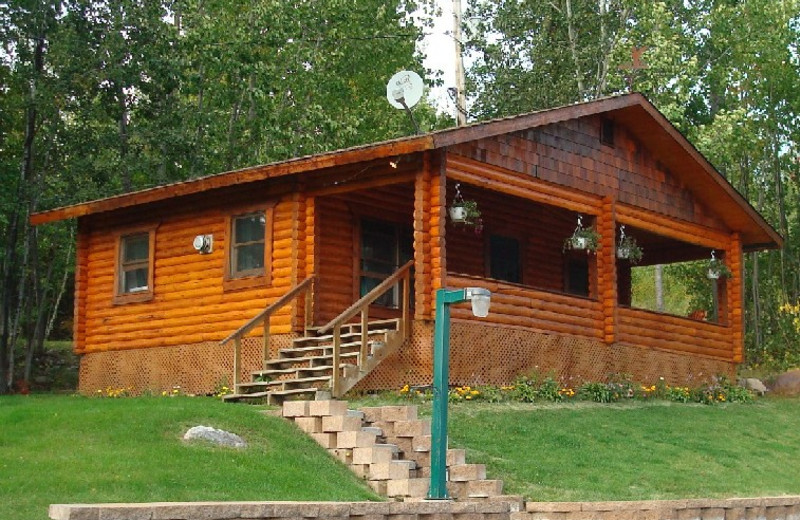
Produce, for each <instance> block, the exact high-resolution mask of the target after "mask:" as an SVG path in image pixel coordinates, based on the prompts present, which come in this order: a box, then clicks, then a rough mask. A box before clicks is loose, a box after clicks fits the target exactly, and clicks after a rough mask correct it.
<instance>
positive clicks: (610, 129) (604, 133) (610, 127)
mask: <svg viewBox="0 0 800 520" xmlns="http://www.w3.org/2000/svg"><path fill="white" fill-rule="evenodd" d="M600 142H601V143H603V144H604V145H607V146H614V121H612V120H610V119H603V122H602V124H601V125H600Z"/></svg>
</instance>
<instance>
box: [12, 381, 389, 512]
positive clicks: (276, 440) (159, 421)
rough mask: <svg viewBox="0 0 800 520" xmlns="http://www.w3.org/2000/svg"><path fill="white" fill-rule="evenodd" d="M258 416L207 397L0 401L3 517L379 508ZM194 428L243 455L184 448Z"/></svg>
mask: <svg viewBox="0 0 800 520" xmlns="http://www.w3.org/2000/svg"><path fill="white" fill-rule="evenodd" d="M259 410H260V409H259V408H258V407H252V406H244V405H231V404H223V403H222V402H221V401H219V400H217V399H212V398H189V397H174V398H159V397H147V398H127V399H103V398H84V397H75V396H47V395H31V396H5V397H0V424H1V425H2V427H1V428H0V475H1V476H0V504H2V507H1V508H0V509H2V511H3V515H2V516H3V518H13V519H15V520H45V519H47V518H48V516H47V509H48V506H49V504H51V503H96V502H158V501H214V500H336V501H338V500H343V501H350V500H377V499H378V497H377V496H376V495H375V494H373V493H372V491H371V490H369V488H367V486H365V485H364V484H363V483H362V482H360V481H359V479H357V478H356V477H355V476H354V475H352V474H351V473H350V471H349V470H347V469H346V468H345V467H344V466H343V465H342V464H339V463H338V462H336V461H334V460H333V459H331V458H330V457H329V456H328V455H327V453H326V452H325V451H324V450H323V449H322V448H320V447H319V446H318V445H317V444H316V443H315V442H314V441H313V440H311V439H310V438H308V437H306V436H303V435H299V434H298V430H297V429H296V428H295V427H294V426H292V425H290V424H289V423H288V422H285V421H284V420H283V419H281V418H279V417H271V416H265V415H264V414H262V413H259ZM198 424H202V425H206V426H213V427H215V428H221V429H225V430H228V431H232V432H235V433H237V434H239V435H241V436H242V437H244V438H245V440H246V441H247V442H248V443H249V447H248V448H246V449H244V450H236V449H225V448H218V447H212V446H210V445H206V444H196V443H193V444H187V443H184V442H183V441H182V440H181V437H182V436H183V434H184V433H185V431H186V430H187V429H189V428H190V427H192V426H196V425H198Z"/></svg>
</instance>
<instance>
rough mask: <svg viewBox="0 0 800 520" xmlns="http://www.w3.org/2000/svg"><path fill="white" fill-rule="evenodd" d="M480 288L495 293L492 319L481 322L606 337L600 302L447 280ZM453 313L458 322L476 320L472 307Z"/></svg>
mask: <svg viewBox="0 0 800 520" xmlns="http://www.w3.org/2000/svg"><path fill="white" fill-rule="evenodd" d="M476 285H477V286H480V287H485V288H487V289H489V290H490V291H491V292H492V305H491V311H490V312H489V316H488V317H486V318H481V319H480V321H481V323H491V324H496V325H504V326H514V327H524V328H528V329H532V330H536V331H541V332H552V333H559V334H570V335H575V336H583V337H587V338H595V339H602V338H603V312H602V308H601V305H600V302H597V301H594V300H590V299H588V298H580V297H577V296H569V295H566V294H557V293H551V292H546V291H540V290H536V289H531V288H527V287H521V286H517V285H514V284H507V283H502V282H498V281H493V280H484V279H478V278H473V277H470V276H461V275H454V274H451V275H448V277H447V287H449V288H463V287H471V286H476ZM451 313H452V316H453V318H456V319H468V320H475V318H474V317H473V316H472V311H471V310H470V307H469V305H468V304H463V305H455V306H452V307H451Z"/></svg>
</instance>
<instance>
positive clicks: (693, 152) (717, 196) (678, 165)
mask: <svg viewBox="0 0 800 520" xmlns="http://www.w3.org/2000/svg"><path fill="white" fill-rule="evenodd" d="M596 115H602V116H603V117H606V118H609V119H611V120H613V121H615V122H616V123H618V124H620V125H623V126H625V127H626V128H627V129H628V131H629V132H631V134H632V135H634V136H636V138H637V139H638V140H639V142H640V143H641V145H642V146H644V147H645V148H647V149H648V150H649V152H650V153H651V154H653V156H654V157H656V159H657V160H658V161H660V162H661V164H663V165H664V166H665V167H666V168H668V169H669V171H670V172H671V173H672V174H673V175H675V176H676V177H677V178H678V179H679V180H680V181H681V182H682V183H683V185H684V186H686V188H687V189H689V190H691V191H692V193H693V194H694V196H695V197H696V198H697V200H698V201H699V202H700V203H701V204H703V205H705V206H706V207H707V208H710V209H711V210H713V211H714V213H715V214H717V215H719V217H720V218H721V219H722V221H723V222H724V223H725V225H726V226H727V227H728V228H729V229H731V230H735V231H737V232H739V233H740V235H741V237H742V243H743V245H744V248H745V250H758V249H768V248H777V247H781V245H782V244H783V238H782V237H781V236H780V234H778V233H777V232H776V231H775V229H773V228H772V226H770V225H769V224H768V223H767V222H766V221H765V220H764V218H763V217H762V216H761V215H760V214H759V213H758V212H757V211H756V210H755V208H753V207H752V206H751V205H750V204H749V203H748V202H747V200H746V199H745V198H744V197H742V196H741V195H740V194H739V192H737V191H736V190H735V189H734V188H733V186H731V185H730V183H728V181H727V180H726V179H725V178H724V177H723V176H722V175H721V174H720V173H719V172H718V171H717V170H716V169H715V168H714V166H713V165H711V163H710V162H709V161H708V160H707V159H706V158H705V157H703V155H702V154H701V153H700V152H699V151H698V150H697V149H696V148H695V147H694V146H693V145H692V144H691V143H690V142H689V141H688V140H687V139H686V138H685V137H684V136H683V135H682V134H681V133H680V132H679V131H678V130H677V129H676V128H675V127H674V126H673V125H672V123H670V122H669V120H668V119H667V118H666V117H664V115H663V114H661V112H659V111H658V110H657V109H656V108H655V107H654V106H653V105H652V104H651V103H650V102H649V101H648V100H647V99H646V98H645V97H644V96H643V95H641V94H638V93H634V94H626V95H621V96H614V97H609V98H604V99H599V100H596V101H589V102H585V103H578V104H575V105H569V106H564V107H559V108H553V109H548V110H542V111H539V112H533V113H530V114H524V115H520V116H514V117H508V118H504V119H496V120H492V121H488V122H482V123H475V124H472V125H469V126H465V127H459V128H451V129H447V130H440V131H438V132H433V133H429V134H426V135H422V136H412V137H404V138H400V139H394V140H391V141H385V142H382V143H376V144H370V145H365V146H359V147H354V148H348V149H345V150H338V151H334V152H329V153H324V154H319V155H313V156H306V157H301V158H297V159H291V160H287V161H281V162H276V163H271V164H266V165H261V166H253V167H250V168H244V169H241V170H234V171H230V172H225V173H220V174H216V175H210V176H207V177H202V178H199V179H193V180H189V181H184V182H179V183H174V184H169V185H165V186H159V187H156V188H150V189H146V190H141V191H137V192H132V193H126V194H123V195H117V196H113V197H108V198H105V199H99V200H95V201H91V202H86V203H82V204H76V205H73V206H65V207H62V208H56V209H52V210H49V211H42V212H38V213H34V214H33V215H31V223H32V224H34V225H38V224H44V223H47V222H54V221H58V220H63V219H68V218H75V217H83V216H87V215H92V214H95V213H102V212H106V211H112V210H118V209H122V208H130V207H133V206H138V205H141V204H149V203H153V202H159V201H164V200H167V199H170V198H174V197H182V196H186V195H192V194H198V193H203V192H207V191H211V190H217V189H221V188H226V187H232V186H240V185H244V184H247V183H252V182H258V181H263V180H267V179H271V178H277V177H282V176H288V175H293V174H299V173H304V172H310V171H315V170H319V169H322V168H330V167H336V166H344V165H348V164H355V163H360V162H366V161H372V160H375V159H381V158H389V157H396V156H402V155H408V154H413V153H418V152H423V151H427V150H434V149H446V148H447V147H448V146H452V145H456V144H461V143H466V142H470V141H475V140H478V139H485V138H489V137H494V136H497V135H501V134H507V133H511V132H517V131H522V130H527V129H530V128H536V127H541V126H545V125H549V124H553V123H559V122H562V121H567V120H571V119H577V118H581V117H587V116H596Z"/></svg>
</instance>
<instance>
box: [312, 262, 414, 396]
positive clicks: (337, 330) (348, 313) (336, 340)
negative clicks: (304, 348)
mask: <svg viewBox="0 0 800 520" xmlns="http://www.w3.org/2000/svg"><path fill="white" fill-rule="evenodd" d="M413 265H414V261H413V260H410V261H409V262H408V263H406V264H405V265H403V266H402V267H401V268H400V269H398V270H397V271H395V272H394V274H392V275H391V276H390V277H389V278H387V279H386V280H384V281H383V282H381V283H380V284H379V285H378V286H376V287H375V288H374V289H372V290H371V291H370V292H368V293H367V294H365V295H364V296H362V297H361V299H359V300H358V301H357V302H355V303H354V304H353V305H351V306H350V307H348V308H347V309H346V310H345V311H344V312H342V313H341V314H339V315H338V316H337V317H335V318H334V319H332V320H331V321H330V322H328V323H327V324H326V325H324V326H323V327H321V328H320V329H319V333H320V334H324V333H326V332H328V331H331V330H332V331H333V370H332V377H331V393H332V394H333V396H334V397H339V396H340V392H339V390H340V380H341V374H340V370H339V361H340V355H341V347H342V325H344V324H345V323H347V322H348V321H349V320H350V319H351V318H353V317H354V316H355V315H356V314H358V313H361V349H360V352H359V356H358V369H359V370H362V369H363V368H364V365H365V363H366V360H367V342H368V336H369V330H368V327H369V306H370V305H371V304H372V303H374V302H375V300H377V299H378V298H380V297H381V296H383V295H384V294H385V293H386V292H388V291H389V290H391V289H392V288H393V287H394V286H395V284H397V282H399V281H402V283H403V286H402V287H403V288H402V291H403V293H402V297H401V304H400V305H401V317H400V324H399V331H400V333H401V335H402V337H403V340H405V339H407V338H408V336H409V333H410V331H411V327H410V323H409V320H410V316H411V301H410V300H411V298H410V296H411V266H413Z"/></svg>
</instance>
